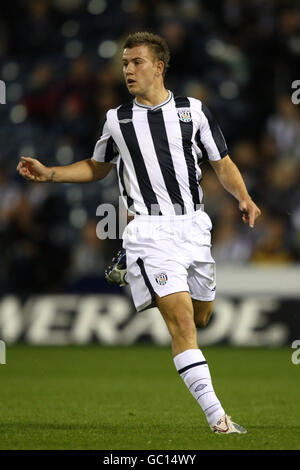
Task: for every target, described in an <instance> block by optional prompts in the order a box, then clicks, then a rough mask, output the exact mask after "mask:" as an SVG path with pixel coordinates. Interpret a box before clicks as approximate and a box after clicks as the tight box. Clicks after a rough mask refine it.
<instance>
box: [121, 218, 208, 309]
mask: <svg viewBox="0 0 300 470" xmlns="http://www.w3.org/2000/svg"><path fill="white" fill-rule="evenodd" d="M211 228H212V223H211V220H210V218H209V216H208V215H207V214H206V212H204V211H202V210H199V211H197V212H195V213H193V214H191V215H190V214H187V215H177V216H136V217H135V218H134V219H133V220H132V221H131V222H130V223H129V224H128V225H127V227H126V228H125V231H124V233H123V247H124V248H125V249H126V257H127V280H128V282H129V284H130V288H131V292H132V297H133V302H134V304H135V307H136V309H137V311H141V310H145V309H146V308H149V307H152V306H154V305H155V293H156V294H157V295H158V296H159V297H164V296H166V295H169V294H173V293H175V292H182V291H188V292H190V295H191V298H192V299H195V300H205V301H210V300H214V298H215V291H216V276H215V261H214V259H213V258H212V256H211V250H210V248H211V235H210V231H211Z"/></svg>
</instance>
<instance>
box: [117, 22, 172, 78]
mask: <svg viewBox="0 0 300 470" xmlns="http://www.w3.org/2000/svg"><path fill="white" fill-rule="evenodd" d="M144 45H145V46H148V47H149V48H150V49H151V51H152V52H153V53H154V56H155V58H156V59H157V60H161V61H162V62H163V63H164V71H163V77H165V75H166V72H167V69H168V68H169V62H170V50H169V47H168V44H167V43H166V41H165V40H164V38H162V37H161V36H158V34H153V33H149V32H148V31H142V32H138V33H132V34H129V36H128V37H127V39H126V41H125V43H124V45H123V49H132V48H133V47H137V46H144Z"/></svg>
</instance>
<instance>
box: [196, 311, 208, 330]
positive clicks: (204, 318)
mask: <svg viewBox="0 0 300 470" xmlns="http://www.w3.org/2000/svg"><path fill="white" fill-rule="evenodd" d="M211 314H212V309H207V310H205V311H204V312H198V313H197V314H196V315H195V324H196V326H199V327H204V326H206V325H207V324H208V322H209V319H210V317H211Z"/></svg>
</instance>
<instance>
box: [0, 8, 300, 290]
mask: <svg viewBox="0 0 300 470" xmlns="http://www.w3.org/2000/svg"><path fill="white" fill-rule="evenodd" d="M141 30H150V31H153V32H157V33H159V34H161V35H163V36H164V37H165V38H166V40H167V42H168V44H169V47H170V50H171V55H172V59H171V67H170V70H169V72H168V74H167V79H166V86H167V88H169V89H171V90H173V91H174V93H175V94H176V95H180V94H184V95H188V96H193V97H195V98H199V99H201V100H203V101H204V102H205V103H206V104H207V105H208V106H209V107H210V108H211V110H212V111H213V113H214V115H215V117H216V118H217V120H218V121H219V123H220V126H221V128H222V130H223V133H224V135H225V138H226V140H227V144H228V146H229V149H230V155H231V157H232V159H233V160H234V161H235V162H236V163H237V165H238V167H239V168H240V170H241V172H242V174H243V176H244V178H245V181H246V183H247V186H248V189H249V191H250V194H251V195H252V197H253V198H254V200H255V201H256V202H257V203H258V205H259V206H260V208H261V209H262V216H261V218H260V219H259V220H258V221H257V226H256V228H255V230H253V231H252V230H250V229H249V228H248V227H247V226H245V225H244V224H243V223H242V222H241V218H240V213H239V211H238V207H237V203H236V201H235V200H234V199H233V198H232V197H231V196H230V195H228V194H227V193H226V192H225V191H224V190H223V189H222V188H221V186H220V184H219V182H218V181H217V179H216V177H215V174H214V173H213V172H212V170H211V168H210V166H209V165H208V164H203V173H204V177H203V189H204V195H205V197H204V203H205V208H206V210H207V212H208V213H209V215H210V216H211V218H212V220H213V224H214V230H213V254H214V257H215V259H216V261H217V263H218V264H219V265H220V264H225V263H236V264H241V263H248V262H251V263H263V262H266V263H292V262H297V261H298V262H299V260H300V186H299V174H300V172H299V168H300V105H298V106H297V105H294V104H293V103H292V101H291V95H292V88H291V84H292V82H293V81H294V80H296V79H300V75H299V74H300V5H299V2H294V1H287V0H286V1H279V0H278V1H276V0H248V1H247V2H244V1H242V0H223V1H222V2H220V1H217V0H177V1H174V0H173V1H169V0H53V1H50V0H28V1H25V0H23V1H22V0H14V1H13V2H5V3H3V5H1V15H0V79H1V80H3V81H4V82H5V84H6V100H7V103H6V104H5V105H0V118H1V127H0V143H1V145H0V244H1V264H0V293H1V294H2V293H4V292H18V293H20V294H22V293H24V294H26V292H28V291H30V292H61V291H72V290H76V289H77V290H81V291H83V290H91V289H92V290H93V289H94V288H95V290H97V289H98V284H97V282H98V280H99V278H102V277H103V270H104V267H105V265H106V264H107V262H108V261H109V260H110V258H111V256H112V255H113V254H114V251H115V250H116V249H118V247H119V246H120V241H118V240H116V241H107V240H106V241H101V240H99V239H98V238H97V236H96V224H97V222H98V220H99V218H97V217H96V208H97V206H98V205H99V204H100V203H103V202H106V203H113V204H117V203H118V196H119V192H118V187H117V185H116V177H115V175H114V174H112V175H109V177H108V178H107V179H105V180H104V181H103V182H101V183H98V182H97V183H90V184H87V185H70V184H61V185H55V184H52V185H51V184H34V183H28V182H26V181H24V180H22V179H21V177H19V176H18V175H17V173H16V171H15V168H16V165H17V163H18V160H19V157H20V155H26V156H35V157H37V158H39V159H40V160H41V161H42V162H43V163H44V164H46V165H48V166H51V165H63V164H69V163H71V162H75V161H77V160H81V159H83V158H87V157H90V156H91V155H92V152H93V148H94V144H95V142H96V140H97V138H98V137H99V129H100V124H101V122H102V120H103V118H104V116H105V113H106V111H107V110H108V109H109V108H112V107H116V106H118V105H119V104H121V103H122V102H126V101H129V100H130V96H129V94H128V92H127V90H126V88H125V87H124V84H123V79H122V71H121V62H120V57H121V53H120V48H121V45H122V42H123V40H124V39H125V37H126V36H127V34H128V33H129V32H132V31H141ZM95 279H96V280H97V282H96V283H94V284H93V280H95ZM93 286H94V287H93Z"/></svg>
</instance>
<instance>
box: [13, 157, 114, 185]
mask: <svg viewBox="0 0 300 470" xmlns="http://www.w3.org/2000/svg"><path fill="white" fill-rule="evenodd" d="M113 167H114V165H113V164H112V163H104V162H97V161H96V160H95V159H94V158H88V159H86V160H81V161H79V162H76V163H73V164H71V165H65V166H53V167H47V166H45V165H43V164H42V163H41V162H40V161H39V160H37V159H36V158H31V157H21V161H20V162H19V164H18V166H17V171H18V172H19V173H20V175H21V176H23V177H24V178H25V179H27V180H29V181H35V182H39V183H46V182H53V183H88V182H90V181H98V180H101V179H103V178H105V176H106V175H108V173H109V172H110V171H111V170H112V168H113Z"/></svg>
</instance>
